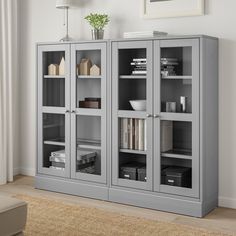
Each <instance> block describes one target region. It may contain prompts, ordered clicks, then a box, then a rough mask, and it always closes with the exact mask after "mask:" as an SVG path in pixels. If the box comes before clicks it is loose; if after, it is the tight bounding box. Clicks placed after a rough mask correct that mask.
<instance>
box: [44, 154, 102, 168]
mask: <svg viewBox="0 0 236 236" xmlns="http://www.w3.org/2000/svg"><path fill="white" fill-rule="evenodd" d="M96 155H97V154H96V152H91V151H83V150H77V166H79V169H83V167H84V169H85V168H87V167H91V166H92V165H94V162H95V158H96ZM49 161H50V162H51V166H50V168H51V169H56V170H65V163H66V154H65V150H58V151H54V152H51V156H50V157H49ZM84 172H86V170H84Z"/></svg>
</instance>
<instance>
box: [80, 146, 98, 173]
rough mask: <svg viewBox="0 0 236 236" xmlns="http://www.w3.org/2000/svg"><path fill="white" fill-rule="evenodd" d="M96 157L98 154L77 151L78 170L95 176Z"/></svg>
mask: <svg viewBox="0 0 236 236" xmlns="http://www.w3.org/2000/svg"><path fill="white" fill-rule="evenodd" d="M96 156H97V153H96V152H91V151H82V150H77V162H76V164H77V170H78V171H79V172H82V173H86V174H94V173H95V160H96Z"/></svg>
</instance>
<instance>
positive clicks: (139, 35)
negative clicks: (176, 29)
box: [124, 30, 168, 38]
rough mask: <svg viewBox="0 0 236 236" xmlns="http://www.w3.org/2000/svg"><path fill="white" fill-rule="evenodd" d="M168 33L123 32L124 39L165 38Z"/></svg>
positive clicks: (153, 31) (154, 31) (152, 31)
mask: <svg viewBox="0 0 236 236" xmlns="http://www.w3.org/2000/svg"><path fill="white" fill-rule="evenodd" d="M167 34H168V33H166V32H161V31H156V30H151V31H139V32H124V38H148V37H161V36H166V35H167Z"/></svg>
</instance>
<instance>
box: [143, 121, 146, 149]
mask: <svg viewBox="0 0 236 236" xmlns="http://www.w3.org/2000/svg"><path fill="white" fill-rule="evenodd" d="M143 134H144V137H143V143H144V150H145V151H146V150H147V120H144V124H143Z"/></svg>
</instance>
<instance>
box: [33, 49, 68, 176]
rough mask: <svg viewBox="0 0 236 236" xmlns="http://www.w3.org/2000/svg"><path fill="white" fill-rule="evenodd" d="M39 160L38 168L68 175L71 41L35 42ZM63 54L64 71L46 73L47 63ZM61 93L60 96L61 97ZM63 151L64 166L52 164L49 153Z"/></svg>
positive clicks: (58, 58) (52, 173)
mask: <svg viewBox="0 0 236 236" xmlns="http://www.w3.org/2000/svg"><path fill="white" fill-rule="evenodd" d="M37 55H38V162H37V171H38V173H41V174H48V175H54V176H61V177H67V178H69V177H70V115H69V113H67V112H66V111H69V109H70V45H50V46H47V45H44V46H38V52H37ZM62 57H64V58H65V74H64V75H61V76H51V75H48V66H49V65H50V64H53V63H56V64H59V63H60V61H61V59H62ZM60 96H61V97H62V98H63V99H61V98H60ZM63 150H64V151H63ZM57 151H63V152H64V158H65V160H64V164H62V165H63V167H64V168H63V169H64V170H62V169H60V168H55V166H53V165H52V162H51V161H52V159H51V158H52V157H51V156H52V153H54V152H57Z"/></svg>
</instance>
